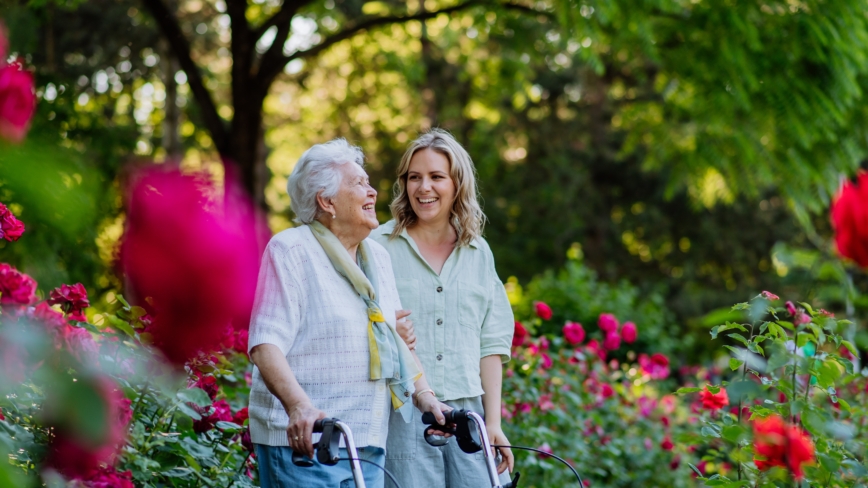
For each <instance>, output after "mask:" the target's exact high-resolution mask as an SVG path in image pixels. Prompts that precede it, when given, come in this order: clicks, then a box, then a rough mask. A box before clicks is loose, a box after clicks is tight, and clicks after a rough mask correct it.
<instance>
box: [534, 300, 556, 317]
mask: <svg viewBox="0 0 868 488" xmlns="http://www.w3.org/2000/svg"><path fill="white" fill-rule="evenodd" d="M533 308H534V312H536V315H537V317H539V318H541V319H543V320H550V319H551V318H552V308H551V307H549V306H548V304H546V303H545V302H533Z"/></svg>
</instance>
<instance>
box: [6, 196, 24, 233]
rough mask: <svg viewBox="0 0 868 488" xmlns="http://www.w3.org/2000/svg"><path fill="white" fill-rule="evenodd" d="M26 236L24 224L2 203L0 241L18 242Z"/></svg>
mask: <svg viewBox="0 0 868 488" xmlns="http://www.w3.org/2000/svg"><path fill="white" fill-rule="evenodd" d="M21 234H24V224H23V223H22V222H21V221H20V220H18V219H17V218H15V215H13V214H12V211H10V210H9V208H7V207H6V205H3V204H2V203H0V239H6V240H7V241H9V242H13V241H17V240H18V239H19V238H20V237H21Z"/></svg>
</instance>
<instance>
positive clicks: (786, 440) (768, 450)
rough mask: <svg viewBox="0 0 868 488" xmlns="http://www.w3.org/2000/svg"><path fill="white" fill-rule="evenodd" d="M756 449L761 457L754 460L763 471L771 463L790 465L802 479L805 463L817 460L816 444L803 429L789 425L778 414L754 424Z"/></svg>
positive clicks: (790, 468)
mask: <svg viewBox="0 0 868 488" xmlns="http://www.w3.org/2000/svg"><path fill="white" fill-rule="evenodd" d="M753 431H754V442H755V452H756V454H757V456H759V457H760V459H755V460H754V463H755V464H756V466H757V468H759V469H760V470H762V471H765V470H767V469H769V468H770V467H772V466H780V467H786V468H788V469H789V470H790V471H791V472H792V473H793V476H795V478H796V479H802V477H803V476H804V472H803V471H802V465H804V464H806V463H809V462H811V461H813V460H814V444H813V443H812V442H811V440H810V438H808V436H807V435H806V434H805V433H804V432H802V430H801V429H800V428H799V427H797V426H793V425H786V424H784V421H783V420H782V419H781V418H780V417H779V416H777V415H771V416H769V417H766V418H764V419H758V420H756V421H755V422H754V425H753Z"/></svg>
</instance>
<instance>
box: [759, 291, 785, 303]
mask: <svg viewBox="0 0 868 488" xmlns="http://www.w3.org/2000/svg"><path fill="white" fill-rule="evenodd" d="M761 295H762V296H763V298H765V299H766V300H770V301H774V300H780V299H781V297H779V296H777V295H775V294H774V293H772V292H770V291H763V292H762V293H761Z"/></svg>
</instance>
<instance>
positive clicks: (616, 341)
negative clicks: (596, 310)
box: [603, 331, 621, 351]
mask: <svg viewBox="0 0 868 488" xmlns="http://www.w3.org/2000/svg"><path fill="white" fill-rule="evenodd" d="M603 347H604V348H606V349H608V350H609V351H614V350H615V349H618V348H619V347H621V336H619V335H618V332H616V331H611V332H606V338H605V339H603Z"/></svg>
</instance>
